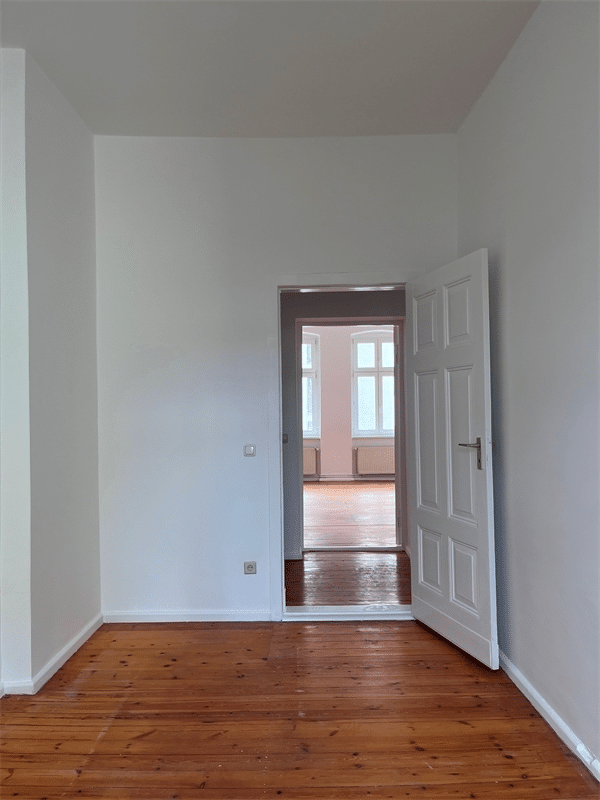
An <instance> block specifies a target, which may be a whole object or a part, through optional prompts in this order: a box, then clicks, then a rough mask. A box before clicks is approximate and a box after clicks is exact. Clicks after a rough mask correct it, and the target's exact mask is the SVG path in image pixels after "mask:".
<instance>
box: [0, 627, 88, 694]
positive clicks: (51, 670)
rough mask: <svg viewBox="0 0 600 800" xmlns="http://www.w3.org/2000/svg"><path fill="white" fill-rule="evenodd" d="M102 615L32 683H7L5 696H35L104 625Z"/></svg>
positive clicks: (66, 646) (67, 646)
mask: <svg viewBox="0 0 600 800" xmlns="http://www.w3.org/2000/svg"><path fill="white" fill-rule="evenodd" d="M103 621H104V620H103V618H102V614H97V615H96V616H95V617H94V618H93V619H92V620H91V621H90V622H88V624H87V625H85V626H84V627H83V628H82V629H81V630H80V631H79V633H78V634H76V635H75V636H74V637H73V638H72V639H71V640H70V641H69V642H67V644H66V645H65V646H64V647H63V648H62V649H61V650H59V651H58V653H57V654H56V655H55V656H53V657H52V658H51V659H50V661H48V663H47V664H45V665H44V666H43V667H42V669H41V670H40V671H39V672H38V673H37V674H36V675H34V677H33V678H32V680H30V681H5V683H4V693H5V694H35V693H36V692H39V690H40V689H41V688H42V686H43V685H44V684H45V683H47V682H48V681H49V680H50V678H51V677H52V676H53V675H54V674H55V673H56V672H58V670H59V669H60V668H61V667H62V665H63V664H65V663H66V662H67V661H68V660H69V659H70V658H71V656H72V655H73V654H74V653H76V652H77V651H78V650H79V648H80V647H81V645H82V644H84V643H85V642H87V640H88V639H89V638H90V636H91V635H92V634H93V633H95V632H96V631H97V630H98V628H99V627H100V626H101V625H102V623H103Z"/></svg>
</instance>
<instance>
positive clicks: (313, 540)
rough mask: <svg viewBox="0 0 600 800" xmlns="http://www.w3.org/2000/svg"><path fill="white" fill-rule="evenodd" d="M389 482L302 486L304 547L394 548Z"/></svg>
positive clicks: (391, 485)
mask: <svg viewBox="0 0 600 800" xmlns="http://www.w3.org/2000/svg"><path fill="white" fill-rule="evenodd" d="M395 519H396V501H395V488H394V483H393V482H392V481H382V482H354V483H310V482H306V483H305V484H304V546H305V547H306V548H312V547H349V546H350V547H395V545H396V525H395Z"/></svg>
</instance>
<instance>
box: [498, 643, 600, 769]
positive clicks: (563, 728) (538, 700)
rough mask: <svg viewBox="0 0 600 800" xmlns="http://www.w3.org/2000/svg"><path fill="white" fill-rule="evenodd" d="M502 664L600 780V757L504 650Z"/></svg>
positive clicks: (574, 752) (544, 716)
mask: <svg viewBox="0 0 600 800" xmlns="http://www.w3.org/2000/svg"><path fill="white" fill-rule="evenodd" d="M500 664H501V665H502V668H503V669H504V671H505V672H506V674H507V675H508V677H509V678H510V679H511V681H512V682H513V683H514V684H515V686H516V687H517V688H518V689H519V690H520V691H521V692H522V693H523V694H524V695H525V697H526V698H527V699H528V700H529V702H530V703H531V705H532V706H533V707H534V708H535V710H536V711H537V712H538V713H539V714H541V716H542V717H543V718H544V719H545V720H546V722H547V723H548V725H550V727H551V728H552V729H553V730H554V731H555V733H556V734H557V735H558V736H559V737H560V739H562V741H563V742H564V743H565V744H566V745H567V747H568V748H569V750H570V751H571V752H572V753H573V755H576V756H577V758H579V759H580V760H581V761H582V762H583V764H584V765H585V766H586V767H587V768H588V769H589V771H590V772H591V773H592V775H593V776H594V777H595V778H596V780H599V781H600V759H599V758H598V757H596V756H595V755H594V753H592V752H591V751H590V750H589V748H587V747H586V746H585V744H584V743H583V742H582V741H581V739H580V738H579V737H578V736H577V734H576V733H575V732H574V731H573V730H571V728H570V727H569V726H568V725H567V723H566V722H565V721H564V719H563V718H562V717H561V716H560V715H559V714H557V713H556V711H555V710H554V709H553V708H552V706H551V705H550V703H548V702H547V701H546V700H545V699H544V698H543V697H542V695H541V694H540V693H539V692H538V690H537V689H536V688H535V686H533V684H532V683H530V682H529V681H528V680H527V678H526V677H525V676H524V675H523V673H522V672H521V670H520V669H519V668H518V667H516V666H515V665H514V664H513V663H512V661H511V660H510V659H509V658H508V657H507V656H506V654H505V653H503V652H502V650H501V651H500Z"/></svg>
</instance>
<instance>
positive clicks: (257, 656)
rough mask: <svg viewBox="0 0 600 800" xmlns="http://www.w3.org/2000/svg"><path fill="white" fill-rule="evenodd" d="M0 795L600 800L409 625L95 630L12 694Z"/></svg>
mask: <svg viewBox="0 0 600 800" xmlns="http://www.w3.org/2000/svg"><path fill="white" fill-rule="evenodd" d="M0 711H1V714H2V729H1V734H2V741H1V743H2V766H1V773H0V774H1V776H2V787H1V788H2V797H3V798H13V797H17V798H21V800H33V799H34V798H35V800H44V799H46V800H56V798H69V799H70V800H72V799H73V798H87V800H90V798H118V799H119V800H128V798H137V800H167V798H169V799H170V798H181V799H182V800H183V799H184V798H185V800H192V798H193V799H194V800H256V798H270V799H272V800H279V799H280V798H283V799H285V798H287V799H288V800H292V799H294V800H301V799H303V800H308V798H319V800H365V798H369V800H383V799H384V798H393V799H394V800H399V798H403V799H404V798H420V800H451V799H452V800H463V799H464V798H478V800H506V798H510V799H511V800H550V798H554V799H555V800H592V798H594V800H598V791H599V788H600V787H599V785H598V783H597V782H595V781H594V780H593V778H592V777H591V776H590V775H589V773H587V772H586V770H585V769H584V767H583V766H582V765H581V764H580V763H579V762H578V761H577V760H576V759H575V758H574V757H573V756H572V755H571V754H569V753H568V751H567V750H566V748H565V747H564V746H563V745H562V743H561V742H560V741H559V740H558V738H557V737H556V735H555V734H554V733H553V732H552V731H551V730H550V728H549V727H548V725H547V724H546V723H545V722H544V721H543V720H542V719H541V718H540V717H539V716H538V714H537V713H536V712H535V711H534V709H533V708H532V707H531V705H530V704H529V703H528V702H527V701H526V700H525V698H524V697H523V696H522V695H521V694H520V693H519V692H518V690H517V689H516V687H515V686H514V685H513V684H512V683H511V682H510V681H509V680H508V678H507V677H506V676H505V675H504V674H503V673H502V672H491V671H490V670H488V669H486V668H485V667H482V666H479V665H478V664H476V663H475V662H473V661H472V660H471V659H470V658H468V657H466V656H464V655H463V654H462V653H460V651H458V650H456V649H455V648H454V647H452V646H451V645H449V644H448V643H446V642H444V641H443V640H441V639H439V638H438V637H436V636H435V635H433V634H431V633H429V632H428V631H427V630H425V629H424V628H422V627H421V626H420V625H418V624H417V623H411V622H396V623H394V622H377V623H370V624H356V623H318V624H317V623H310V624H308V623H305V624H302V623H259V624H246V623H208V624H201V623H192V624H163V625H156V624H145V625H141V624H140V625H104V626H103V627H102V628H101V629H100V630H99V631H98V632H97V633H96V634H95V635H94V636H93V637H92V638H91V639H90V640H89V641H88V642H87V643H86V644H85V645H84V646H83V647H82V648H81V649H80V651H79V652H78V653H77V654H76V655H75V656H74V657H73V658H72V659H71V660H70V661H69V662H68V663H67V664H66V665H65V667H63V669H61V670H60V671H59V672H58V673H57V674H56V675H55V676H54V678H52V680H50V681H49V683H48V684H47V685H46V686H45V687H44V688H43V689H42V690H41V691H40V692H39V694H37V695H35V696H33V697H27V696H25V697H6V698H3V699H2V700H1V701H0Z"/></svg>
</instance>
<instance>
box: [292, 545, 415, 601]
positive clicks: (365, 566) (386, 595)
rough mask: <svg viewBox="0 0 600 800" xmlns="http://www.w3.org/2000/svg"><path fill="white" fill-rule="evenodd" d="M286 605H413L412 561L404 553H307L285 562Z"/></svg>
mask: <svg viewBox="0 0 600 800" xmlns="http://www.w3.org/2000/svg"><path fill="white" fill-rule="evenodd" d="M285 590H286V605H288V606H356V605H366V604H372V603H375V604H377V603H385V604H392V605H393V604H398V603H402V604H410V601H411V592H410V559H409V557H408V555H407V554H406V553H405V552H403V551H401V552H391V553H390V552H388V553H381V552H354V551H350V552H347V551H343V552H342V551H335V552H308V553H304V556H303V558H302V560H298V561H286V562H285Z"/></svg>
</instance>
